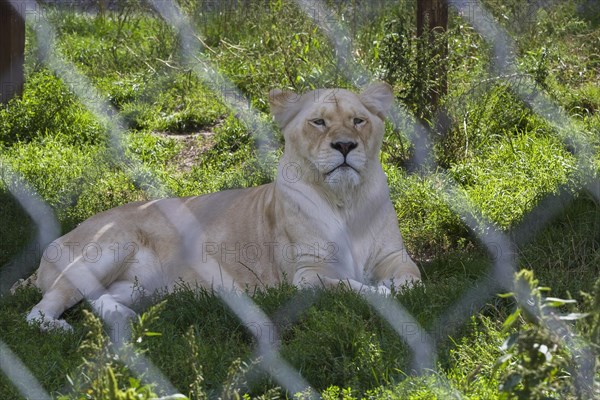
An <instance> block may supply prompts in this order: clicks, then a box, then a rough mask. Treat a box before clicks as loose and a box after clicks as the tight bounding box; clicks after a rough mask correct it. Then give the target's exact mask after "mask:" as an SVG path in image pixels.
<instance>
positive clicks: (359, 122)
mask: <svg viewBox="0 0 600 400" xmlns="http://www.w3.org/2000/svg"><path fill="white" fill-rule="evenodd" d="M365 122H366V121H365V120H364V119H362V118H354V125H356V126H360V125H362V124H364V123H365Z"/></svg>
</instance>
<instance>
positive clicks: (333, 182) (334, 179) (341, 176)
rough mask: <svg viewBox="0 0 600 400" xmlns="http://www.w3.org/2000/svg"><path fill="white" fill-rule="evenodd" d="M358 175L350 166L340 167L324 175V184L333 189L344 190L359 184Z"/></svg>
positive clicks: (359, 178)
mask: <svg viewBox="0 0 600 400" xmlns="http://www.w3.org/2000/svg"><path fill="white" fill-rule="evenodd" d="M360 182H361V177H360V173H359V172H358V171H357V170H356V169H354V168H352V167H350V166H346V165H344V166H340V167H338V168H336V169H334V170H333V171H330V172H328V173H327V174H326V175H325V183H327V185H329V186H330V187H332V188H334V189H340V190H344V189H346V188H353V187H356V186H358V185H359V184H360Z"/></svg>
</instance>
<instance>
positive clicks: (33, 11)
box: [0, 0, 600, 399]
mask: <svg viewBox="0 0 600 400" xmlns="http://www.w3.org/2000/svg"><path fill="white" fill-rule="evenodd" d="M295 2H296V3H297V5H298V7H299V8H300V9H301V10H302V11H304V13H305V14H306V15H307V17H308V18H310V19H311V20H312V21H313V22H314V23H315V24H316V25H318V26H319V28H320V29H321V30H322V32H323V33H324V34H325V35H326V36H327V37H328V38H329V39H330V41H331V43H332V44H333V46H334V48H335V51H336V57H337V60H338V63H339V64H340V66H341V70H343V71H346V73H347V76H346V78H347V79H348V81H350V82H352V83H354V84H356V85H362V84H364V83H366V82H369V81H371V80H373V76H371V74H370V73H369V72H368V71H367V70H366V69H365V68H363V67H361V66H360V64H359V63H358V62H356V60H355V59H354V56H353V54H354V49H353V47H352V42H351V40H349V38H351V35H352V34H351V32H350V31H349V26H348V22H347V21H344V20H342V19H340V18H339V16H338V15H337V14H336V13H335V12H333V11H332V10H331V8H329V6H328V4H329V3H328V2H325V1H319V0H295ZM10 3H11V5H12V6H13V7H14V8H15V9H16V10H17V11H18V12H19V13H20V14H21V15H22V17H24V18H26V21H27V22H28V24H29V25H30V26H31V27H32V28H33V29H34V32H35V34H36V38H37V46H38V50H39V51H38V54H41V59H42V62H43V63H44V64H45V65H46V66H47V67H48V68H49V69H50V70H52V71H54V73H55V74H56V75H57V76H59V77H60V78H61V79H62V80H63V81H64V82H65V83H66V84H67V85H68V86H69V88H70V89H71V90H72V91H73V92H74V93H75V94H76V95H77V96H78V98H79V99H80V101H81V103H82V104H84V105H85V106H86V107H87V108H88V109H89V110H90V111H92V112H93V113H94V114H95V115H96V117H97V118H98V119H99V120H100V121H103V122H105V123H106V124H107V126H108V127H109V130H108V131H109V134H110V138H111V140H110V144H111V146H112V147H113V148H114V150H116V151H115V152H114V154H115V155H116V156H117V157H121V158H125V157H129V159H128V162H130V163H133V164H135V163H140V161H139V160H136V159H135V158H133V156H126V155H125V152H124V151H123V150H122V149H121V147H120V146H121V144H120V143H121V140H120V137H121V136H122V135H123V134H124V132H125V131H126V124H125V123H124V122H123V119H122V118H121V117H120V116H119V112H118V110H116V109H115V108H114V107H113V106H111V105H110V103H109V102H108V100H107V99H105V98H103V96H102V95H101V94H100V93H99V91H98V90H97V89H96V88H95V87H94V85H93V84H92V83H91V82H90V81H89V80H88V79H87V78H86V77H85V76H84V75H82V74H80V73H78V72H77V69H76V68H75V67H74V65H72V64H71V63H70V62H69V61H67V60H66V59H65V58H64V57H62V56H61V55H60V53H59V52H58V51H57V50H56V46H55V43H56V33H55V29H54V27H53V26H52V24H51V23H50V22H49V21H48V19H47V18H46V13H45V11H44V8H43V7H42V5H40V4H38V3H36V2H35V1H21V0H10ZM218 3H219V2H216V3H215V4H217V6H219V7H221V6H222V5H221V6H220V5H218ZM378 3H381V4H384V3H385V2H378ZM149 4H150V6H151V7H152V8H153V9H154V10H155V11H156V12H157V13H158V14H159V15H160V17H161V18H163V19H164V21H166V22H167V23H168V24H169V25H171V26H172V27H173V29H174V30H175V32H177V35H178V37H179V43H180V51H181V54H182V55H183V57H184V59H186V60H187V61H188V62H189V64H190V65H193V66H194V67H193V72H194V73H195V74H197V76H198V77H199V78H201V79H202V81H203V82H205V83H206V84H207V85H208V86H209V87H210V88H211V89H212V91H213V92H214V93H215V94H216V95H218V96H220V97H221V99H222V101H223V102H224V104H226V106H227V107H228V108H229V109H230V110H231V111H233V112H234V113H235V115H237V116H238V118H240V119H241V121H242V122H243V123H244V124H245V125H246V126H247V127H248V128H250V130H252V131H258V132H261V133H263V134H264V135H266V137H267V138H272V137H273V135H274V132H272V131H271V127H270V125H269V124H268V123H265V122H264V120H263V119H261V117H260V113H259V112H258V111H256V110H254V109H253V108H252V107H251V102H250V99H248V98H246V97H245V96H244V94H243V93H242V92H241V91H240V90H239V89H238V88H237V87H236V85H235V84H233V83H232V82H231V81H229V80H228V79H227V77H225V76H224V75H223V74H221V73H219V72H218V69H217V67H216V66H215V65H213V64H212V63H211V61H210V59H209V58H207V57H205V56H203V51H204V47H203V44H202V42H201V41H200V40H199V39H198V38H199V37H200V36H199V32H196V31H195V30H194V27H193V25H192V23H191V22H190V20H189V18H188V16H186V15H185V13H184V12H183V11H182V10H181V9H180V7H179V6H178V5H177V4H176V3H175V2H174V1H171V0H149ZM244 5H245V4H241V6H244ZM449 5H450V7H452V8H454V9H455V10H456V11H457V12H458V13H459V15H461V16H462V17H463V18H465V19H466V20H467V21H468V22H469V23H470V24H471V25H472V26H473V27H474V28H475V30H476V31H477V32H478V33H479V34H480V35H481V36H482V37H483V38H484V39H485V40H486V41H487V42H488V43H489V44H491V46H492V49H493V54H494V55H493V58H492V60H493V64H494V71H496V72H497V74H498V76H497V78H494V80H495V81H503V82H504V83H505V84H507V85H509V86H510V87H511V88H512V89H513V90H514V92H515V93H516V94H517V95H518V96H519V97H520V98H521V99H522V100H523V101H524V102H525V103H526V104H528V105H529V106H530V107H531V109H532V110H533V112H535V113H537V114H538V115H539V116H540V117H542V118H544V119H545V120H546V121H548V122H549V123H550V124H551V125H552V126H553V127H554V128H556V131H557V132H558V134H559V135H560V137H561V139H562V140H563V141H564V142H565V143H568V144H570V145H572V144H573V143H575V145H574V146H571V147H572V148H573V149H575V150H574V156H575V157H576V158H577V161H578V167H579V169H580V170H581V171H582V173H583V174H584V175H585V179H584V181H585V182H586V183H587V186H586V187H582V188H581V190H587V191H588V192H589V193H590V194H591V195H592V196H593V197H594V198H595V199H596V201H597V202H599V203H600V184H599V182H598V181H597V180H595V178H594V175H593V173H592V171H591V170H589V168H590V167H589V159H590V157H592V155H593V152H594V150H593V149H594V146H592V145H591V144H590V143H587V142H586V140H585V137H584V136H583V135H580V134H578V130H577V127H576V125H575V124H574V123H573V122H572V121H571V119H570V117H569V116H568V115H567V114H566V113H565V112H564V111H563V110H561V108H560V107H559V106H557V105H556V104H554V102H553V101H552V100H551V99H550V98H549V96H547V95H546V94H545V93H544V91H543V90H542V89H541V88H540V87H539V86H537V85H536V84H535V82H533V80H531V79H529V78H528V77H527V76H524V75H518V71H517V68H516V66H515V64H514V59H513V55H514V54H515V44H514V43H513V41H512V39H511V38H510V35H508V33H507V32H506V31H505V30H504V29H503V28H502V27H501V26H500V25H499V24H498V23H497V22H496V21H495V19H494V18H493V17H492V16H491V15H490V13H489V12H488V11H487V10H486V9H485V7H484V6H483V5H482V4H481V3H480V2H479V1H458V0H451V1H449ZM374 9H375V8H374V7H370V8H369V13H374V12H375V11H374ZM517 75H518V76H519V79H518V82H517V83H515V82H516V81H515V79H513V78H514V77H515V76H517ZM475 86H476V85H474V87H475ZM485 91H486V88H485V87H483V89H481V88H479V89H478V90H477V91H476V94H475V96H477V97H479V96H483V95H484V94H485ZM393 114H394V115H393V118H392V121H394V122H395V123H396V124H397V125H398V128H399V129H406V127H407V126H408V127H409V130H410V132H408V134H409V137H410V138H411V140H412V141H413V146H414V148H415V156H414V161H415V162H416V163H417V164H419V165H421V166H425V165H426V166H427V167H428V168H427V169H426V170H430V167H432V166H433V167H435V165H433V163H434V161H433V160H434V157H433V155H432V154H431V152H432V150H431V149H432V148H433V146H432V144H431V143H430V138H431V137H432V136H431V135H430V134H429V133H428V131H429V128H428V127H427V126H424V125H423V124H420V123H419V122H415V120H416V119H415V118H412V116H411V115H410V112H409V111H407V110H406V108H404V107H403V106H402V105H401V104H396V105H395V107H394V109H393ZM263 145H265V144H264V142H258V146H259V149H260V148H261V147H262V146H263ZM259 154H260V151H259ZM2 168H3V169H4V170H3V171H1V172H2V173H3V176H5V177H8V178H7V179H6V181H7V187H8V190H9V191H10V192H11V193H12V195H13V196H14V197H15V199H16V200H17V201H18V202H19V203H20V205H21V207H22V208H23V209H24V210H25V211H26V212H27V213H28V214H29V215H30V216H31V218H32V220H33V221H34V223H35V225H36V227H37V235H36V237H35V239H34V243H30V244H29V246H28V247H27V248H26V250H25V252H26V253H27V252H29V253H31V252H32V250H31V249H34V248H38V249H39V248H40V247H42V248H43V247H44V246H45V245H47V244H48V243H50V242H51V241H52V240H53V239H54V238H56V237H57V236H58V233H59V224H58V222H57V220H56V218H55V217H54V214H53V213H52V211H51V209H50V207H49V206H48V205H47V204H45V203H44V201H43V200H42V199H41V198H40V197H39V196H38V195H37V194H36V193H35V191H34V190H33V189H32V188H31V187H30V186H29V185H28V184H27V182H26V181H25V179H24V178H23V177H20V176H18V173H17V172H15V171H9V170H8V167H7V166H5V165H3V166H2ZM134 179H145V180H148V181H147V182H144V183H146V184H150V185H151V186H152V187H154V188H158V189H159V192H160V193H162V194H163V195H165V196H166V195H168V194H169V191H168V190H167V189H166V185H164V184H163V183H162V182H161V181H160V179H159V178H158V177H155V176H151V175H148V174H146V175H144V177H143V178H140V177H134ZM444 182H445V184H444V186H443V187H442V188H440V190H441V191H443V192H444V198H446V199H448V202H449V206H450V207H451V209H453V210H454V211H455V212H456V213H458V214H459V215H460V216H461V218H462V220H463V221H465V222H466V224H467V226H468V228H469V229H470V230H471V232H472V233H473V234H474V235H475V236H476V237H477V238H478V239H479V241H480V242H481V243H483V244H484V245H485V246H486V248H487V250H488V251H489V253H490V255H491V256H492V259H493V267H492V269H491V272H490V274H489V275H488V277H487V278H485V279H483V281H481V282H479V284H477V285H476V286H475V287H474V288H473V289H471V290H470V291H468V292H467V293H466V294H465V295H464V296H462V297H461V298H460V299H459V300H458V301H457V302H456V303H455V304H454V305H453V306H451V307H450V309H449V310H447V311H446V312H445V313H444V314H443V315H442V316H441V317H440V318H439V320H438V321H437V322H436V324H434V326H436V327H437V328H434V329H432V330H430V331H426V330H425V329H424V328H422V327H420V326H419V324H418V322H417V321H416V319H415V318H414V317H413V316H412V315H410V313H409V312H408V311H407V310H406V309H405V308H404V307H402V305H401V304H400V303H398V302H397V301H395V300H393V299H392V298H386V297H381V296H378V295H375V294H364V298H365V299H366V300H367V302H368V303H369V304H370V305H371V307H373V309H374V310H376V311H377V313H379V314H380V315H381V316H382V317H383V318H384V319H385V320H387V321H388V322H389V324H390V326H391V327H392V328H393V329H394V330H395V332H397V334H398V335H399V336H401V337H402V338H403V340H404V341H405V342H406V343H407V345H408V347H409V348H410V350H411V351H412V353H413V358H412V359H413V369H414V370H415V371H425V370H431V369H434V368H435V365H436V360H437V354H436V348H435V343H436V342H437V341H438V340H440V339H442V338H441V337H439V336H440V335H448V334H451V333H452V332H449V330H451V329H452V327H459V326H461V324H464V323H465V322H466V321H467V320H468V319H469V318H470V317H471V313H472V310H473V309H474V305H483V304H485V302H486V301H488V300H489V299H490V298H491V297H493V296H495V295H496V294H497V293H498V292H499V291H513V290H515V288H514V287H513V286H514V285H513V276H514V273H515V272H516V271H517V269H518V259H517V254H516V250H515V247H516V246H515V245H516V243H517V242H518V241H519V240H522V239H525V238H527V237H529V236H531V235H533V233H534V232H533V231H534V230H539V229H540V228H541V227H543V225H544V224H545V223H547V222H549V220H550V219H551V217H552V216H553V215H555V214H556V213H557V212H559V211H560V210H561V207H562V205H561V204H563V202H562V201H558V200H557V201H552V199H550V200H548V201H542V202H540V203H539V204H538V206H537V208H536V209H534V210H533V211H532V212H531V213H530V217H531V216H533V218H532V220H534V221H533V222H535V223H534V225H535V227H536V228H535V229H532V228H531V227H530V226H525V225H527V224H523V226H525V227H524V228H523V229H521V230H517V233H516V234H512V235H510V236H509V235H508V234H506V233H504V232H502V231H500V230H498V229H497V228H496V227H495V225H494V224H493V223H492V222H490V221H487V220H486V218H485V217H484V216H482V215H481V212H480V210H477V209H476V208H474V207H473V206H472V205H470V203H469V201H468V199H467V198H466V197H465V195H464V194H463V192H461V191H460V190H459V185H458V184H457V183H456V182H454V181H453V179H452V178H451V176H450V175H446V176H445V180H444ZM165 215H168V214H167V213H165ZM191 218H192V219H193V217H191ZM526 220H527V218H526ZM533 222H532V223H533ZM182 233H183V232H182ZM38 253H39V251H38ZM22 260H23V255H20V256H17V257H16V258H15V259H14V260H12V261H11V262H10V263H9V265H7V266H4V267H3V268H2V269H1V270H0V291H1V293H5V292H6V291H7V290H8V288H9V287H10V284H12V283H13V282H14V281H16V280H17V278H19V277H20V276H19V275H20V274H21V275H22V274H23V273H27V272H31V271H22V270H19V265H21V261H22ZM520 290H526V289H523V288H521V289H520ZM218 294H219V295H220V296H221V298H222V300H223V301H224V302H225V304H227V306H228V307H229V308H230V309H231V310H232V311H233V313H234V314H235V315H236V316H237V317H238V318H239V319H240V321H241V322H242V323H243V324H244V325H245V326H249V327H250V326H258V327H275V326H276V323H275V322H274V321H272V320H270V319H269V317H268V316H267V315H266V314H265V313H264V312H263V311H262V310H261V309H260V308H259V307H258V306H257V305H256V304H254V302H253V301H252V299H251V298H250V297H249V296H247V295H244V294H238V295H235V296H234V295H231V294H228V293H218ZM516 298H517V300H519V301H524V300H522V299H528V298H530V293H518V296H517V297H516ZM311 304H312V303H311V302H307V301H305V299H304V300H303V301H298V302H296V301H294V299H292V300H291V301H290V302H289V303H288V304H286V305H284V306H283V307H282V308H281V310H280V312H279V314H281V313H285V314H287V315H291V316H292V320H293V316H295V315H298V314H299V313H300V312H301V311H302V310H305V309H307V308H308V307H310V306H311ZM523 306H526V305H525V304H523ZM544 321H545V320H544ZM407 326H410V327H413V328H414V329H406V327H407ZM547 328H548V329H549V330H550V331H552V332H555V333H556V334H557V335H559V336H560V337H565V338H567V339H566V340H565V343H566V344H567V345H568V346H573V348H572V350H573V352H580V353H581V352H582V351H581V344H580V342H581V340H582V338H577V337H576V334H575V333H574V332H573V331H572V330H571V329H570V327H569V326H568V325H566V324H564V323H553V324H549V326H547ZM253 334H254V336H255V339H256V341H257V343H258V346H257V348H256V350H255V351H256V356H257V358H260V360H261V361H260V364H259V366H260V367H261V368H262V369H263V370H264V371H267V372H268V373H269V374H272V377H273V379H274V381H275V382H277V383H278V384H279V385H280V386H281V387H282V388H284V389H285V390H287V391H288V392H289V393H297V392H304V393H309V394H311V395H314V396H317V392H316V391H315V390H314V389H312V388H311V387H310V383H309V382H307V381H306V380H305V379H304V378H303V377H302V374H301V373H300V372H299V371H296V370H295V369H294V368H293V367H292V366H291V365H289V364H288V363H287V362H286V361H285V359H283V358H282V357H281V355H280V354H279V351H278V344H279V342H280V340H279V338H278V333H277V332H276V330H275V329H274V328H273V330H272V331H270V332H269V334H264V332H262V331H261V330H260V329H256V330H254V331H253ZM576 339H577V340H576ZM576 341H577V342H578V346H579V347H578V348H575V347H574V343H575V342H576ZM584 348H585V346H584ZM117 350H118V351H123V352H126V351H128V350H127V349H126V348H121V349H117ZM134 359H135V360H136V361H135V362H134V361H131V360H134ZM122 360H124V361H125V362H128V361H127V360H129V364H128V365H127V366H128V367H129V368H130V369H131V370H132V371H134V372H135V373H138V374H139V375H142V374H143V375H144V379H145V380H147V381H151V382H153V383H157V385H158V389H160V390H161V391H163V392H165V393H175V391H176V390H175V388H174V387H173V385H172V384H171V383H170V382H169V380H168V379H167V378H166V377H165V376H164V375H163V374H162V373H161V372H160V370H159V369H158V368H156V367H155V366H153V365H152V363H151V362H150V361H149V360H147V359H145V358H144V357H143V356H140V355H135V356H133V355H130V354H129V355H125V354H124V355H123V357H122ZM578 360H579V362H580V365H579V368H577V370H576V374H577V376H575V377H574V378H575V379H577V380H580V381H583V380H586V379H588V380H589V379H592V380H593V376H594V373H593V372H594V371H591V370H589V369H590V368H593V363H589V362H587V361H586V358H585V357H580V358H578ZM0 369H1V370H2V372H3V373H4V374H5V375H6V376H7V377H8V378H9V379H10V380H11V381H12V382H13V384H14V385H15V387H16V388H17V389H18V391H19V392H20V393H21V395H22V396H23V397H26V398H31V399H46V398H50V397H51V396H50V395H49V394H48V393H46V392H45V391H44V389H43V387H42V386H41V385H40V383H39V382H38V381H37V380H36V378H35V377H34V376H33V375H32V374H31V372H30V371H29V369H28V368H27V366H26V365H24V364H23V362H21V361H20V360H19V358H18V356H17V355H15V354H14V353H13V352H12V351H11V350H10V349H9V348H8V346H6V345H5V344H4V343H3V342H2V341H0ZM582 383H584V382H582ZM588 383H589V382H588ZM439 384H442V383H441V382H440V383H439ZM455 395H456V396H457V397H460V394H459V393H456V394H455Z"/></svg>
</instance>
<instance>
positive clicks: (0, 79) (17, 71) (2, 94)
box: [0, 0, 25, 103]
mask: <svg viewBox="0 0 600 400" xmlns="http://www.w3.org/2000/svg"><path fill="white" fill-rule="evenodd" d="M24 59H25V20H24V19H23V18H21V16H20V15H19V13H18V12H17V10H15V9H14V8H13V7H12V6H11V4H10V3H9V1H8V0H0V102H1V103H6V102H7V101H8V100H10V99H11V98H13V97H14V96H20V95H21V93H22V92H23V82H24V76H23V61H24Z"/></svg>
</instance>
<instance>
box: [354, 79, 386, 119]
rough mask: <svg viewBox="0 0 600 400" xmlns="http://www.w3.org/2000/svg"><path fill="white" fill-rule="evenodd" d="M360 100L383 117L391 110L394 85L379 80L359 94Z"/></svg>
mask: <svg viewBox="0 0 600 400" xmlns="http://www.w3.org/2000/svg"><path fill="white" fill-rule="evenodd" d="M359 98H360V101H361V102H362V103H363V104H364V105H365V107H367V109H369V111H371V112H372V113H373V114H375V115H377V116H378V117H379V118H381V119H385V114H387V112H388V111H390V108H391V107H392V104H393V103H394V93H393V92H392V87H391V86H390V85H388V84H387V83H385V82H377V83H373V84H371V85H369V86H367V87H366V88H365V89H364V90H363V91H362V93H361V94H360V95H359Z"/></svg>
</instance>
